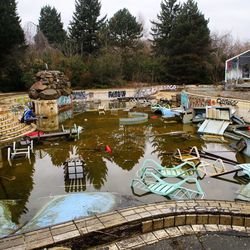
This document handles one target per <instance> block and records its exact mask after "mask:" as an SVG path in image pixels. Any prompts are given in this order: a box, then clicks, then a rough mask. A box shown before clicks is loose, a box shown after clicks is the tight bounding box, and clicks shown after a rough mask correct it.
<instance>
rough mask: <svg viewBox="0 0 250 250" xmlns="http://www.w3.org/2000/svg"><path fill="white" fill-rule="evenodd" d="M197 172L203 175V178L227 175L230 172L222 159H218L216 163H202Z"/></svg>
mask: <svg viewBox="0 0 250 250" xmlns="http://www.w3.org/2000/svg"><path fill="white" fill-rule="evenodd" d="M197 171H198V172H201V173H203V177H205V175H207V176H209V177H213V176H216V175H218V174H222V173H226V172H227V171H228V170H227V169H226V167H225V165H224V162H223V161H222V160H221V159H217V160H216V161H215V162H206V161H203V160H202V161H200V164H199V165H198V166H197ZM203 177H202V178H203Z"/></svg>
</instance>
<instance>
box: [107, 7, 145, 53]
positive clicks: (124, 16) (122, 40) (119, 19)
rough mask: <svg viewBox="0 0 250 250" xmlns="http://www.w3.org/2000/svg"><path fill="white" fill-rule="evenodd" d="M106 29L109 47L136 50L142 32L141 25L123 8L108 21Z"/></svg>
mask: <svg viewBox="0 0 250 250" xmlns="http://www.w3.org/2000/svg"><path fill="white" fill-rule="evenodd" d="M108 29H109V39H110V42H111V45H113V46H115V47H118V48H120V49H123V50H124V49H134V48H136V47H137V46H138V41H139V39H140V38H141V37H142V30H143V28H142V25H141V24H140V23H138V22H137V21H136V18H135V17H134V16H132V15H131V14H130V12H129V11H128V10H127V9H125V8H124V9H122V10H119V11H118V12H116V13H115V14H114V16H113V17H112V18H111V19H110V20H109V24H108Z"/></svg>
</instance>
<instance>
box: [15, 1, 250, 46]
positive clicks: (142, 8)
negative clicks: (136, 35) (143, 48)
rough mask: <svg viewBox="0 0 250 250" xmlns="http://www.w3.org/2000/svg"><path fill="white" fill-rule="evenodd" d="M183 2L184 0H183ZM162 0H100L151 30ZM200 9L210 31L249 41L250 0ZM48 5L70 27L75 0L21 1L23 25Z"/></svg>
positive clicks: (212, 3) (205, 3)
mask: <svg viewBox="0 0 250 250" xmlns="http://www.w3.org/2000/svg"><path fill="white" fill-rule="evenodd" d="M181 2H183V0H181ZM160 3H161V0H101V4H102V10H101V15H102V16H104V15H105V14H107V15H108V17H111V16H112V15H113V14H114V13H115V12H116V11H118V10H119V9H122V8H127V9H129V11H130V12H131V13H132V14H133V15H134V16H136V17H138V18H139V19H140V20H143V21H144V23H145V27H146V31H147V32H148V31H149V30H150V27H151V25H150V20H155V19H156V16H157V14H158V13H159V12H160ZM197 3H198V6H199V9H200V10H201V11H202V13H203V14H205V17H206V18H207V19H209V20H210V22H209V28H210V29H211V31H216V32H219V33H226V32H231V33H232V35H233V37H234V38H235V39H240V40H242V41H250V32H249V25H250V14H249V11H250V1H249V0H237V1H236V0H197ZM46 4H48V5H50V6H54V7H55V8H56V9H57V11H58V12H60V13H61V17H62V21H63V23H64V26H65V28H67V26H68V24H69V22H70V20H71V19H72V14H73V12H74V10H75V0H18V4H17V10H18V14H19V16H20V17H21V20H22V25H24V24H26V23H27V22H29V21H32V22H33V23H36V24H37V23H38V18H39V14H40V9H41V7H43V6H45V5H46Z"/></svg>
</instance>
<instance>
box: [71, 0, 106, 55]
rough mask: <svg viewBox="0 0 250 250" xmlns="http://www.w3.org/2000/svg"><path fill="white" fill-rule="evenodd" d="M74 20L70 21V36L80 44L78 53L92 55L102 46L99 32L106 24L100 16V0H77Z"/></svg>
mask: <svg viewBox="0 0 250 250" xmlns="http://www.w3.org/2000/svg"><path fill="white" fill-rule="evenodd" d="M75 8H76V9H75V12H74V15H73V21H72V22H71V23H70V27H69V33H70V38H71V39H72V40H73V41H75V42H76V43H77V45H78V53H79V54H81V55H90V54H93V53H96V52H97V51H98V50H99V49H100V46H101V42H100V38H99V32H100V30H101V28H102V25H103V24H104V20H105V19H106V16H105V17H104V18H101V19H98V18H99V16H100V10H101V4H100V2H99V1H98V0H76V6H75Z"/></svg>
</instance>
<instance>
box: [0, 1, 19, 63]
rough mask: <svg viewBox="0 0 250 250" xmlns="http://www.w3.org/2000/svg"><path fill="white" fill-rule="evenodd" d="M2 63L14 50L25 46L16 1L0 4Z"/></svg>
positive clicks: (0, 57) (0, 58) (0, 59)
mask: <svg viewBox="0 0 250 250" xmlns="http://www.w3.org/2000/svg"><path fill="white" fill-rule="evenodd" d="M0 13H1V15H0V62H2V60H3V59H4V57H5V56H6V55H8V54H9V53H10V52H11V51H12V50H13V49H16V48H18V47H20V46H23V45H24V33H23V30H22V28H21V26H20V19H19V17H18V15H17V13H16V1H15V0H1V2H0Z"/></svg>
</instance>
